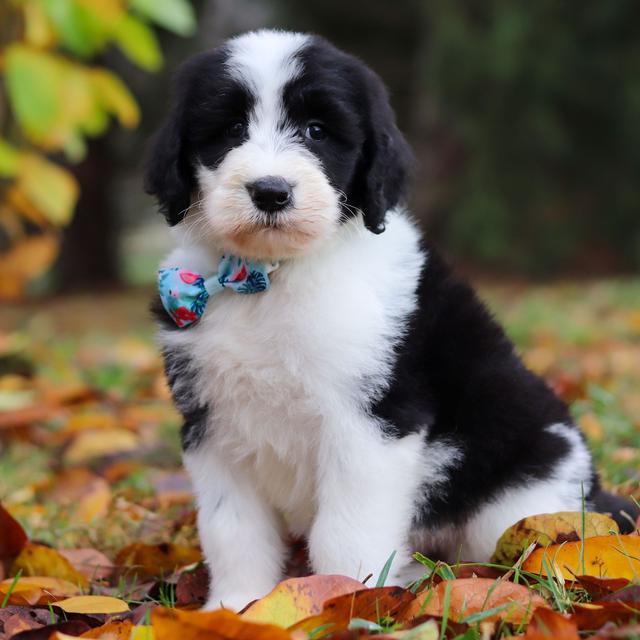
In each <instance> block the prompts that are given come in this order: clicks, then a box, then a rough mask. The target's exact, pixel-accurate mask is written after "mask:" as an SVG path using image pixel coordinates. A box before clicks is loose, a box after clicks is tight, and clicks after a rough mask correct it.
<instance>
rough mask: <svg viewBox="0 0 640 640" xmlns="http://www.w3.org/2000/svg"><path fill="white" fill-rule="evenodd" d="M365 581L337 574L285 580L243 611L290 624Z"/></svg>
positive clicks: (245, 615) (263, 619)
mask: <svg viewBox="0 0 640 640" xmlns="http://www.w3.org/2000/svg"><path fill="white" fill-rule="evenodd" d="M362 588H363V585H362V582H359V581H358V580H354V579H353V578H347V577H345V576H337V575H328V576H326V575H315V576H308V577H306V578H290V579H289V580H283V581H282V582H280V584H278V585H277V586H276V587H275V589H273V591H271V593H269V594H267V595H266V596H265V597H264V598H261V599H260V600H257V601H256V602H254V603H253V604H252V605H251V606H249V608H248V609H246V611H244V613H243V614H242V617H243V618H245V619H246V620H252V621H253V622H268V623H271V624H277V625H279V626H281V627H290V626H291V625H294V624H295V623H296V622H299V621H300V620H303V619H304V618H308V617H309V616H313V615H316V614H318V613H320V612H321V611H322V605H323V604H324V603H325V602H326V601H327V600H329V599H331V598H336V597H338V596H341V595H344V594H348V593H353V592H354V591H360V590H362Z"/></svg>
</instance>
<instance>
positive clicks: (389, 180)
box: [349, 65, 412, 233]
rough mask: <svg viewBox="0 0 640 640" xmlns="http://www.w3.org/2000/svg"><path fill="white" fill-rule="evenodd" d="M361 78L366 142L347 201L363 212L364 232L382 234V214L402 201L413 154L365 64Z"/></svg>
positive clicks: (386, 98) (380, 86) (376, 78)
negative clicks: (365, 230) (366, 230)
mask: <svg viewBox="0 0 640 640" xmlns="http://www.w3.org/2000/svg"><path fill="white" fill-rule="evenodd" d="M360 76H361V78H362V80H363V94H364V100H365V102H366V105H365V109H364V110H363V111H364V119H363V123H362V126H363V128H364V131H365V141H364V144H363V147H362V153H361V157H360V161H359V165H358V168H357V170H356V175H355V178H354V181H353V184H352V189H351V193H350V198H349V202H350V204H353V205H354V206H356V207H358V209H360V210H361V211H362V212H363V214H364V223H365V225H366V227H367V229H369V230H370V231H372V232H373V233H382V232H383V231H384V219H385V214H386V213H387V211H388V210H389V209H391V208H393V207H395V206H396V205H397V204H400V203H401V202H402V201H403V200H404V198H405V195H406V190H407V186H408V181H409V170H410V167H411V164H412V155H411V150H410V148H409V145H408V144H407V141H406V140H405V139H404V136H403V135H402V133H400V130H399V129H398V127H397V126H396V119H395V114H394V112H393V109H392V108H391V105H390V104H389V96H388V94H387V90H386V88H385V86H384V84H383V82H382V80H381V79H380V78H379V76H378V75H377V74H376V73H374V72H373V71H371V70H370V69H368V68H367V67H365V66H364V65H361V68H360Z"/></svg>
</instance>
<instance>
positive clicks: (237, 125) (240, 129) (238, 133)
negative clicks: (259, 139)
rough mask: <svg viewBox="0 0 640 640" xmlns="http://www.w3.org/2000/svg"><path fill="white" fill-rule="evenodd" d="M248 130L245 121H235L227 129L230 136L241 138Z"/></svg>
mask: <svg viewBox="0 0 640 640" xmlns="http://www.w3.org/2000/svg"><path fill="white" fill-rule="evenodd" d="M246 132H247V125H246V124H245V123H244V122H240V121H238V122H234V123H233V124H230V125H229V126H228V127H227V129H226V134H227V136H228V137H229V138H241V137H242V136H243V135H244V134H245V133H246Z"/></svg>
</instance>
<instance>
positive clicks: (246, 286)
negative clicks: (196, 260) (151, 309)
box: [158, 256, 278, 329]
mask: <svg viewBox="0 0 640 640" xmlns="http://www.w3.org/2000/svg"><path fill="white" fill-rule="evenodd" d="M277 267H278V263H272V264H263V263H262V262H251V261H249V260H245V259H244V258H238V257H236V256H222V258H221V260H220V264H219V265H218V272H217V273H214V274H213V275H212V276H210V277H208V278H204V277H203V276H201V275H200V274H199V273H194V272H193V271H189V270H187V269H181V268H180V267H171V268H169V269H160V270H159V271H158V289H159V290H160V300H161V301H162V306H163V307H164V308H165V310H166V312H167V313H168V314H169V315H170V316H171V317H172V318H173V320H174V322H175V323H176V324H177V325H178V327H180V328H181V329H182V328H184V327H188V326H189V325H191V324H193V323H194V322H197V321H198V320H199V319H200V317H201V316H202V314H203V313H204V308H205V306H206V305H207V302H208V300H209V298H210V297H211V296H214V295H216V294H218V293H220V292H221V291H222V290H223V289H232V290H233V291H235V292H236V293H260V292H261V291H266V290H267V289H268V288H269V284H270V283H269V275H268V274H269V273H271V272H272V271H273V270H274V269H277Z"/></svg>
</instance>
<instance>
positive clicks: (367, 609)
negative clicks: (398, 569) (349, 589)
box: [289, 587, 415, 633]
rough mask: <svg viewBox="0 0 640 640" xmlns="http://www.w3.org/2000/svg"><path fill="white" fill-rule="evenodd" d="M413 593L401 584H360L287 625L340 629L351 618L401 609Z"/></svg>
mask: <svg viewBox="0 0 640 640" xmlns="http://www.w3.org/2000/svg"><path fill="white" fill-rule="evenodd" d="M414 599H415V595H414V594H413V593H411V592H410V591H407V590H406V589H402V588H401V587H378V588H374V589H367V588H364V589H362V590H361V591H355V592H353V593H348V594H345V595H342V596H338V597H336V598H331V599H330V600H327V601H326V602H325V603H324V605H323V607H322V611H321V613H319V614H317V615H315V616H310V617H309V618H305V619H304V620H301V621H300V622H297V623H296V624H294V625H292V626H291V627H289V630H290V631H304V632H306V633H310V632H311V631H313V630H314V629H316V628H318V627H322V626H324V625H330V629H331V631H332V632H337V631H341V630H344V629H346V628H347V627H348V625H349V622H350V621H351V620H352V619H353V618H362V619H363V620H378V619H380V618H384V617H387V616H388V617H393V616H395V614H396V613H398V612H399V611H400V610H403V611H404V610H405V609H406V607H407V606H408V605H409V603H410V602H411V601H413V600H414Z"/></svg>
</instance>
